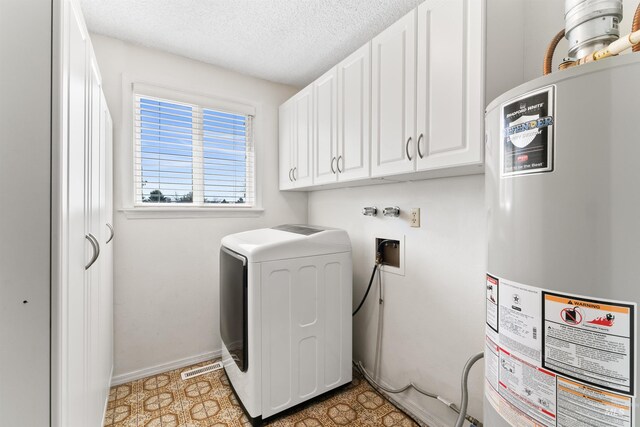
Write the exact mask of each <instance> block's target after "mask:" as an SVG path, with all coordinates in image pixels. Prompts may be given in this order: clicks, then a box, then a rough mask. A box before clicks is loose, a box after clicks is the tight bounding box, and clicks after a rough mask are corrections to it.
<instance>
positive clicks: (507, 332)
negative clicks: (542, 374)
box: [498, 279, 542, 364]
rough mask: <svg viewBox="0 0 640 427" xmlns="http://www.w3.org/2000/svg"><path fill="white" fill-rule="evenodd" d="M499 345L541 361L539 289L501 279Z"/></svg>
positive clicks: (523, 356)
mask: <svg viewBox="0 0 640 427" xmlns="http://www.w3.org/2000/svg"><path fill="white" fill-rule="evenodd" d="M499 301H500V308H499V310H500V319H499V322H498V323H499V325H500V342H499V343H498V344H499V345H500V347H503V348H508V349H509V353H512V354H515V355H517V356H519V357H521V358H523V359H525V360H526V361H528V362H530V363H535V364H540V355H541V351H540V349H541V347H542V345H541V340H540V337H539V334H538V328H539V327H540V289H538V288H534V287H533V286H526V285H521V284H520V283H516V282H511V281H506V280H504V279H501V280H500V298H499Z"/></svg>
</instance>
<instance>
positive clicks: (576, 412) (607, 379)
mask: <svg viewBox="0 0 640 427" xmlns="http://www.w3.org/2000/svg"><path fill="white" fill-rule="evenodd" d="M498 285H499V288H500V290H499V294H498V298H497V307H496V308H495V309H494V308H493V307H491V306H490V304H491V301H490V295H491V291H492V289H490V287H491V288H493V286H495V290H497V288H498ZM485 286H486V291H487V297H486V299H487V301H486V304H487V322H486V323H487V326H486V339H485V359H486V360H485V382H486V387H485V396H486V397H487V400H488V402H489V403H490V404H491V405H492V406H493V408H494V409H495V410H496V411H497V412H498V413H499V414H500V415H501V416H502V417H503V418H504V419H505V420H507V421H508V422H509V423H510V424H511V425H513V426H518V427H525V426H526V427H540V426H545V427H578V426H598V427H600V426H602V427H631V426H633V425H634V411H633V409H634V407H635V399H634V396H635V395H634V393H635V384H634V381H635V368H636V367H635V355H634V352H635V328H636V317H635V312H636V310H637V308H636V307H637V306H636V304H635V303H631V302H616V301H610V300H602V299H591V298H588V297H582V296H578V295H573V294H562V293H558V292H555V291H549V290H544V289H541V288H538V287H534V286H529V285H524V284H521V283H517V282H513V281H510V280H508V279H505V278H502V277H498V276H495V275H487V279H486V282H485ZM495 290H494V291H495ZM494 314H495V316H497V320H496V321H494V320H493V319H494V318H493V315H494ZM495 323H497V325H498V328H496V329H497V331H499V332H497V331H496V329H494V327H493V325H494V324H495Z"/></svg>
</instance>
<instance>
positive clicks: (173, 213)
mask: <svg viewBox="0 0 640 427" xmlns="http://www.w3.org/2000/svg"><path fill="white" fill-rule="evenodd" d="M118 212H122V213H124V214H125V216H126V217H127V219H171V218H176V219H179V218H257V217H259V216H261V215H262V214H263V213H264V209H262V208H206V207H204V208H198V207H184V208H183V207H179V208H178V207H175V208H174V207H171V208H161V207H139V208H126V209H119V210H118Z"/></svg>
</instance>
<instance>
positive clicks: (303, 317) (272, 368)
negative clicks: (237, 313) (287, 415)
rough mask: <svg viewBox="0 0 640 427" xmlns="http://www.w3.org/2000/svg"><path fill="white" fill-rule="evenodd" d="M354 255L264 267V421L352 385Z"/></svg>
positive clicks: (262, 286) (297, 260) (285, 261)
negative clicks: (338, 388) (309, 400)
mask: <svg viewBox="0 0 640 427" xmlns="http://www.w3.org/2000/svg"><path fill="white" fill-rule="evenodd" d="M351 276H352V269H351V253H338V254H330V255H322V256H314V257H304V258H295V259H287V260H281V261H270V262H265V263H262V266H261V284H260V285H261V286H260V288H261V289H262V325H261V326H262V378H263V379H264V381H263V382H262V417H263V418H266V417H269V416H271V415H273V414H275V413H278V412H280V411H282V410H285V409H287V408H290V407H292V406H294V405H296V404H298V403H301V402H303V401H305V400H307V399H309V398H312V397H314V396H317V395H319V394H322V393H323V392H325V391H328V390H331V389H332V388H335V387H337V386H340V385H342V384H345V383H347V382H349V381H351V372H352V371H351V350H352V349H351V340H352V333H351V326H352V324H351V308H352V307H351V296H352V295H351V292H352V289H351V288H352V287H351V281H352V280H351Z"/></svg>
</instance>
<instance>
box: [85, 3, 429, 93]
mask: <svg viewBox="0 0 640 427" xmlns="http://www.w3.org/2000/svg"><path fill="white" fill-rule="evenodd" d="M422 1H423V0H81V4H82V9H83V11H84V15H85V19H86V21H87V25H88V27H89V30H90V31H91V32H95V33H98V34H103V35H106V36H110V37H114V38H117V39H121V40H125V41H128V42H131V43H135V44H139V45H143V46H148V47H152V48H156V49H160V50H163V51H166V52H170V53H174V54H178V55H182V56H186V57H189V58H193V59H197V60H199V61H203V62H208V63H210V64H215V65H218V66H221V67H224V68H228V69H231V70H234V71H238V72H240V73H243V74H249V75H252V76H256V77H260V78H263V79H267V80H271V81H274V82H280V83H287V84H291V85H295V86H304V85H306V84H308V83H310V82H311V81H313V80H314V79H315V78H316V77H318V76H319V75H321V74H322V73H323V72H324V71H326V70H328V69H329V68H331V67H332V66H333V65H335V64H336V63H338V62H339V61H340V60H341V59H343V58H345V57H346V56H347V55H349V54H350V53H351V52H353V51H354V50H356V49H357V48H358V47H360V46H361V45H363V44H364V43H365V42H366V41H367V40H369V39H371V38H372V37H373V36H375V35H376V34H378V33H379V32H380V31H382V30H383V29H385V28H386V27H388V26H389V25H390V24H391V23H393V22H394V21H396V20H397V19H398V18H400V17H401V16H403V15H404V14H405V13H407V12H409V11H410V10H411V9H412V8H414V7H415V6H417V5H418V4H419V3H421V2H422Z"/></svg>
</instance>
